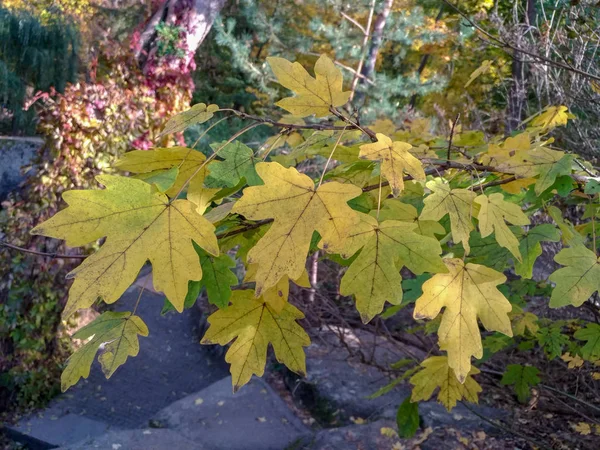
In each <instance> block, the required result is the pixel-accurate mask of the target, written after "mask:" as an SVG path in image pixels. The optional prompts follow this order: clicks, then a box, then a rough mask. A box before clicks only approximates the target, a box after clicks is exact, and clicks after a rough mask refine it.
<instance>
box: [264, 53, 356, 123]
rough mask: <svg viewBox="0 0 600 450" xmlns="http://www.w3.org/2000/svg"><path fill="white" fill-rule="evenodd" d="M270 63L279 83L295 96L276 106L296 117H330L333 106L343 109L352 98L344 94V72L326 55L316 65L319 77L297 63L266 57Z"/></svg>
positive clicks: (346, 93) (348, 93)
mask: <svg viewBox="0 0 600 450" xmlns="http://www.w3.org/2000/svg"><path fill="white" fill-rule="evenodd" d="M267 61H268V63H269V65H270V66H271V69H272V70H273V73H274V74H275V76H276V77H277V81H278V82H279V84H281V85H282V86H283V87H285V88H287V89H289V90H291V91H294V93H295V94H296V96H295V97H288V98H284V99H283V100H280V101H278V102H277V103H276V105H278V106H280V107H282V108H283V109H285V110H287V111H289V112H291V113H292V114H293V115H295V116H299V117H306V116H310V115H311V114H315V115H316V116H317V117H323V116H327V115H328V114H330V112H329V108H330V107H336V106H342V105H344V104H346V102H347V101H348V99H349V98H350V91H346V92H342V84H343V82H344V78H343V76H342V72H341V70H340V69H338V68H337V67H335V65H334V64H333V61H331V59H329V58H328V57H327V56H325V55H321V57H320V58H319V59H318V60H317V62H316V64H315V77H316V78H313V77H311V76H310V75H309V74H308V72H307V71H306V70H305V69H304V67H302V65H301V64H300V63H298V62H295V63H291V62H289V61H288V60H286V59H283V58H273V57H271V58H267Z"/></svg>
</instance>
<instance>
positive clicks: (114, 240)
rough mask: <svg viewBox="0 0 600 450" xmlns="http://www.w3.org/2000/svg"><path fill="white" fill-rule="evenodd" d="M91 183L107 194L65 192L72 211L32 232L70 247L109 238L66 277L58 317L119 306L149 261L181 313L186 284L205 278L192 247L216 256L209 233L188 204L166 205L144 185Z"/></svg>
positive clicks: (157, 283)
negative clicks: (65, 297) (65, 291)
mask: <svg viewBox="0 0 600 450" xmlns="http://www.w3.org/2000/svg"><path fill="white" fill-rule="evenodd" d="M96 179H97V180H98V182H99V183H101V184H103V185H104V186H105V187H106V189H102V190H78V191H68V192H65V193H64V194H63V199H64V200H65V202H66V203H67V204H68V205H69V207H68V208H66V209H64V210H63V211H60V212H59V213H58V214H56V215H55V216H54V217H52V218H51V219H49V220H47V221H46V222H44V223H42V224H40V225H38V226H37V227H35V228H34V229H33V230H32V231H31V233H32V234H41V235H44V236H50V237H54V238H58V239H64V240H65V241H66V242H67V245H69V246H71V247H76V246H80V245H85V244H89V243H90V242H94V241H96V240H97V239H100V238H103V237H106V242H105V243H104V245H103V246H102V247H101V248H100V250H99V251H97V252H96V253H94V254H93V255H91V256H89V257H88V258H86V259H85V260H84V261H83V263H81V265H79V267H77V268H76V269H75V270H73V271H72V272H71V273H70V274H69V275H68V277H69V278H75V281H74V283H73V285H72V286H71V289H70V290H69V299H68V301H67V305H66V306H65V310H64V312H63V315H64V316H65V317H68V316H70V315H71V314H72V313H74V312H75V311H76V310H78V309H80V308H88V307H90V306H91V305H92V304H93V303H94V302H95V301H96V299H98V297H100V298H102V299H103V300H104V301H105V302H106V303H113V302H115V301H117V300H118V299H119V297H121V295H122V294H123V293H124V292H125V290H126V289H127V288H128V287H129V286H130V285H131V284H132V283H133V282H134V281H135V278H136V277H137V275H138V272H139V271H140V269H141V268H142V266H143V265H144V264H145V263H146V261H148V260H149V261H150V262H151V263H152V269H153V276H152V279H153V282H154V288H155V289H156V290H157V291H162V292H164V293H165V295H166V296H167V298H168V299H169V300H170V301H171V303H172V304H173V306H175V309H177V311H179V312H181V311H183V305H184V301H185V297H186V295H187V291H188V281H190V280H200V279H201V278H202V268H201V266H200V260H199V258H198V254H197V253H196V250H194V246H193V244H192V240H193V241H195V242H196V244H198V245H199V246H200V247H202V248H203V249H204V250H206V251H207V252H208V253H210V254H212V255H215V256H216V255H218V254H219V247H218V244H217V238H216V236H215V233H214V230H215V228H214V226H213V225H212V224H211V223H210V222H209V221H208V220H206V219H205V218H204V217H202V216H201V215H199V214H198V213H197V212H196V207H195V205H194V204H193V203H192V202H190V201H188V200H175V201H173V202H171V203H169V199H168V198H167V196H166V195H164V194H162V193H160V192H156V191H155V190H154V188H153V187H152V186H151V185H150V184H148V183H145V182H143V181H140V180H135V179H132V178H126V177H118V176H112V175H102V176H99V177H97V178H96Z"/></svg>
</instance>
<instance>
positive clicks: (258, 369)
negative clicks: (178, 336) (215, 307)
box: [202, 290, 310, 391]
mask: <svg viewBox="0 0 600 450" xmlns="http://www.w3.org/2000/svg"><path fill="white" fill-rule="evenodd" d="M303 317H304V315H303V314H302V313H301V312H300V311H299V310H298V309H296V308H295V307H294V306H292V305H291V304H289V303H286V304H285V305H284V307H283V309H282V311H281V312H280V313H276V312H275V311H274V310H273V308H272V307H271V306H270V305H269V304H268V303H265V302H264V301H263V300H262V299H256V298H254V292H253V291H251V290H242V291H234V292H233V294H232V296H231V305H230V306H229V307H228V308H227V309H222V310H219V311H217V312H215V313H213V314H211V315H210V316H209V317H208V323H209V324H210V327H209V328H208V330H207V331H206V334H205V335H204V337H203V338H202V344H215V343H216V344H221V345H226V344H227V343H229V342H230V341H232V340H234V339H235V342H234V343H233V344H232V346H231V347H230V348H229V350H228V351H227V354H226V355H225V360H226V361H227V362H228V363H230V364H231V376H232V383H233V389H234V391H237V390H238V389H239V388H240V387H241V386H243V385H244V384H246V383H247V382H248V381H250V378H251V377H252V375H253V374H255V375H258V376H262V375H263V373H264V370H265V363H266V359H267V347H268V345H269V344H271V345H272V347H273V350H274V351H275V357H276V358H277V360H278V361H279V362H280V363H282V364H285V365H286V366H287V368H288V369H290V370H291V371H293V372H296V373H298V374H300V375H304V374H305V373H306V359H305V358H306V357H305V355H304V350H303V348H302V347H306V346H308V345H310V339H309V337H308V335H307V334H306V332H305V331H304V330H303V329H302V327H301V326H300V325H298V323H296V321H297V320H299V319H302V318H303Z"/></svg>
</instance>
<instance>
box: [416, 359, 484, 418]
mask: <svg viewBox="0 0 600 450" xmlns="http://www.w3.org/2000/svg"><path fill="white" fill-rule="evenodd" d="M421 367H423V369H422V370H420V371H419V372H417V373H416V374H415V375H413V376H412V377H411V379H410V383H411V384H412V385H413V389H412V395H411V397H410V399H411V401H413V402H417V401H419V400H424V401H426V400H429V399H430V398H431V396H432V395H433V392H434V391H435V390H436V389H437V388H439V389H440V391H439V393H438V397H437V398H438V401H439V402H440V403H442V404H443V405H444V406H445V407H446V409H447V410H448V411H451V410H452V408H454V407H455V406H456V402H457V401H459V400H462V399H465V400H467V401H468V402H471V403H478V401H479V399H478V394H479V393H480V392H481V390H482V389H481V386H479V383H477V381H475V380H474V379H473V375H477V374H478V373H479V369H477V368H476V367H471V369H470V370H469V372H468V373H467V374H466V376H465V378H464V381H463V382H462V383H459V382H458V380H457V378H456V375H455V374H454V370H452V368H451V367H450V366H449V365H448V357H446V356H430V357H429V358H427V359H426V360H425V361H423V362H422V363H421Z"/></svg>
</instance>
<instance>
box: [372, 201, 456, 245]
mask: <svg viewBox="0 0 600 450" xmlns="http://www.w3.org/2000/svg"><path fill="white" fill-rule="evenodd" d="M376 214H377V211H373V212H371V215H376ZM379 220H380V221H381V222H384V221H386V220H399V221H401V222H409V223H414V224H416V225H417V227H416V228H415V230H414V231H415V233H418V234H422V235H423V236H429V237H435V235H436V234H441V235H443V234H446V230H445V229H444V227H443V226H442V225H441V224H440V223H439V222H437V221H434V220H421V219H420V218H419V213H418V212H417V208H415V207H414V206H413V205H409V204H408V203H402V202H401V201H399V200H397V199H393V198H390V199H387V200H384V202H383V207H382V209H381V210H380V211H379Z"/></svg>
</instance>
